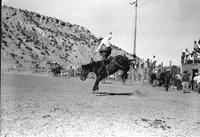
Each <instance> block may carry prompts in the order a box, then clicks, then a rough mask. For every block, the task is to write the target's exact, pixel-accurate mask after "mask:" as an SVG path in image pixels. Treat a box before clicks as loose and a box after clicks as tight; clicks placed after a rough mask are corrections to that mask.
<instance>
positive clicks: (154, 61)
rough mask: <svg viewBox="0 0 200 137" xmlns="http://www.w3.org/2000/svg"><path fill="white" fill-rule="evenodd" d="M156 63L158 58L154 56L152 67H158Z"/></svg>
mask: <svg viewBox="0 0 200 137" xmlns="http://www.w3.org/2000/svg"><path fill="white" fill-rule="evenodd" d="M156 63H157V59H156V56H155V55H153V59H152V65H153V67H154V68H155V66H156Z"/></svg>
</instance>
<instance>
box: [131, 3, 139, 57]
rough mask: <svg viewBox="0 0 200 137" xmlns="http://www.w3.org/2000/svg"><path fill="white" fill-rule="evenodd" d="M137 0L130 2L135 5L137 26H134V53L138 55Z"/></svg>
mask: <svg viewBox="0 0 200 137" xmlns="http://www.w3.org/2000/svg"><path fill="white" fill-rule="evenodd" d="M137 2H138V0H136V1H134V2H132V3H130V4H131V5H135V27H134V45H133V46H134V47H133V55H136V35H137Z"/></svg>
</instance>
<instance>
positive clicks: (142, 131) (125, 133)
mask: <svg viewBox="0 0 200 137" xmlns="http://www.w3.org/2000/svg"><path fill="white" fill-rule="evenodd" d="M93 83H94V80H92V79H88V80H86V81H85V82H82V81H80V79H79V78H72V77H65V78H55V77H52V76H47V75H38V74H37V75H36V74H34V75H33V74H11V73H1V136H2V137H200V94H197V93H190V94H183V93H182V92H180V91H179V92H178V91H173V90H171V89H170V91H169V92H165V91H164V88H152V87H150V86H148V85H142V84H139V83H132V82H131V81H127V84H126V85H122V83H121V82H119V81H107V83H106V84H100V89H101V92H102V93H101V94H92V93H91V88H92V86H93Z"/></svg>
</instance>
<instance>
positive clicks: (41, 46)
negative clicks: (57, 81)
mask: <svg viewBox="0 0 200 137" xmlns="http://www.w3.org/2000/svg"><path fill="white" fill-rule="evenodd" d="M1 10H2V18H1V65H2V67H11V66H12V67H24V68H31V67H34V66H35V65H36V64H39V65H40V66H41V67H42V66H45V64H46V62H47V61H50V60H52V61H56V62H59V63H60V64H62V65H63V66H64V67H68V66H73V67H78V66H80V64H84V63H87V62H89V60H90V57H94V58H95V59H99V55H98V54H97V55H95V54H94V49H95V48H96V47H97V45H98V44H99V41H98V38H97V37H96V36H94V35H93V34H92V33H91V32H90V31H89V30H87V29H86V28H84V27H82V26H79V25H76V24H71V23H68V22H64V21H62V20H58V19H56V18H52V17H47V16H43V15H40V14H38V13H35V12H31V11H27V10H22V9H16V8H13V7H8V6H5V5H4V6H2V7H1ZM113 47H114V50H113V53H112V54H114V55H115V54H126V55H127V56H128V57H130V58H131V56H130V55H129V54H128V53H127V52H125V51H123V50H122V49H120V48H118V47H116V46H113Z"/></svg>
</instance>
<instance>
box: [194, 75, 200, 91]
mask: <svg viewBox="0 0 200 137" xmlns="http://www.w3.org/2000/svg"><path fill="white" fill-rule="evenodd" d="M193 80H194V83H195V85H196V86H197V91H198V92H199V93H200V73H196V76H195V77H194V79H193Z"/></svg>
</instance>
